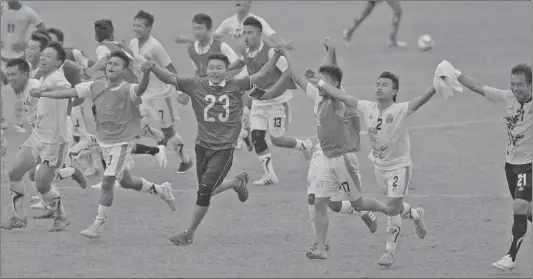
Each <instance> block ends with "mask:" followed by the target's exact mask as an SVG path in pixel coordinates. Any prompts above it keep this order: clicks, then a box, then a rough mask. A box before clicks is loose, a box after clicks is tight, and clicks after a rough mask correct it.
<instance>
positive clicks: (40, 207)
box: [30, 197, 46, 210]
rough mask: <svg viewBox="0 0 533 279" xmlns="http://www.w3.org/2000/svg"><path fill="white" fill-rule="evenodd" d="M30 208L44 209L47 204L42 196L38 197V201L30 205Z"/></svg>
mask: <svg viewBox="0 0 533 279" xmlns="http://www.w3.org/2000/svg"><path fill="white" fill-rule="evenodd" d="M30 208H31V209H41V210H43V209H46V205H45V204H44V202H43V200H42V199H41V198H40V197H38V202H37V203H34V204H32V205H30Z"/></svg>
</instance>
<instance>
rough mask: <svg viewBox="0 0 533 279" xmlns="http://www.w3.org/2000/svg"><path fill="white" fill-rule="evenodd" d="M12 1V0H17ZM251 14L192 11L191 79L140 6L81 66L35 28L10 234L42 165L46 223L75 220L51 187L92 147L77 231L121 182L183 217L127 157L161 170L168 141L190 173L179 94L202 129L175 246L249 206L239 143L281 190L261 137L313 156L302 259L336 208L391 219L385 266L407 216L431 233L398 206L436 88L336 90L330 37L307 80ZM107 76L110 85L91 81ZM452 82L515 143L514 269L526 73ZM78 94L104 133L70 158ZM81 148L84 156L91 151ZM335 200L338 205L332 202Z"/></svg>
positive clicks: (58, 38) (103, 33) (387, 85)
mask: <svg viewBox="0 0 533 279" xmlns="http://www.w3.org/2000/svg"><path fill="white" fill-rule="evenodd" d="M12 2H16V3H18V1H9V3H12ZM18 5H21V4H20V3H18ZM374 5H375V4H374ZM15 6H16V5H15ZM21 7H24V5H21ZM250 7H251V3H250V1H239V2H237V9H238V12H237V14H236V15H235V16H233V17H230V18H228V19H226V20H225V21H224V22H223V23H222V24H221V27H220V28H219V29H217V30H216V31H215V32H211V30H212V19H211V18H210V17H209V16H208V15H206V14H197V15H195V16H194V17H193V20H192V27H193V32H194V35H195V39H194V40H192V39H187V38H184V37H178V38H177V39H176V42H179V43H181V42H186V43H189V47H188V52H189V55H190V58H191V60H192V61H193V65H194V67H195V72H196V77H194V78H183V77H181V76H179V75H178V74H177V73H176V70H175V68H174V67H173V65H172V63H171V62H170V58H169V56H168V54H167V53H166V52H165V51H164V49H163V47H162V46H161V44H160V43H159V42H158V41H157V40H156V39H155V38H154V37H153V36H151V35H150V32H151V30H152V27H153V25H154V16H153V15H151V14H149V13H147V12H144V11H140V12H139V13H137V15H136V16H135V17H134V25H133V26H134V32H135V35H136V38H135V39H133V40H132V41H131V43H130V45H129V47H125V46H123V45H122V44H120V43H118V42H116V41H114V34H113V25H112V23H111V21H110V20H98V21H96V23H95V38H96V39H97V41H98V42H99V43H100V45H99V46H98V48H97V50H96V53H97V61H95V62H93V63H89V62H88V60H87V63H84V62H80V60H83V59H79V60H78V59H76V55H75V54H74V53H75V51H74V50H72V49H71V50H68V51H66V50H65V49H64V48H63V47H62V44H61V42H62V41H63V39H64V38H63V35H62V33H61V32H60V31H59V30H57V29H48V31H37V32H35V33H34V34H32V37H31V39H30V41H29V42H28V43H27V46H26V58H27V59H26V60H27V61H26V60H24V59H12V60H10V61H9V62H7V64H6V76H7V79H8V80H9V83H10V84H11V86H12V87H13V89H14V90H15V92H20V94H21V99H22V104H23V107H24V110H25V111H26V113H27V118H28V122H29V123H31V124H32V133H31V136H30V137H29V139H28V140H27V141H26V142H25V143H24V144H23V145H22V147H21V149H20V150H19V151H18V153H17V157H16V160H15V162H14V163H13V164H12V166H11V168H10V171H9V176H10V188H11V191H12V201H13V208H14V216H13V217H12V218H11V219H10V220H9V221H8V222H6V223H4V224H2V227H3V228H5V229H13V228H23V227H25V226H26V222H27V221H26V217H25V215H24V210H23V204H22V203H23V197H24V187H23V184H22V177H23V175H24V174H25V173H26V172H28V171H31V170H34V171H33V172H34V173H35V174H34V175H30V177H31V178H33V180H34V181H35V185H36V188H37V190H38V192H39V193H40V194H41V197H42V201H43V204H44V206H45V208H46V209H47V210H48V211H49V212H50V213H49V214H47V216H48V217H51V216H55V219H54V220H55V221H54V226H53V228H52V230H54V231H60V230H63V229H65V228H66V227H67V226H68V225H69V224H70V221H69V220H68V219H67V218H66V214H65V211H64V210H63V207H62V204H61V196H60V194H59V192H58V190H57V188H56V187H53V186H51V185H52V184H53V182H54V181H55V180H58V179H63V178H65V177H69V176H70V177H72V178H74V179H75V180H76V181H78V183H79V184H80V185H81V186H82V188H84V187H86V182H85V177H84V175H83V173H82V172H81V171H79V169H78V165H77V164H76V163H75V162H76V160H72V161H73V163H71V164H67V165H64V159H65V158H66V157H67V155H69V156H70V157H75V158H77V157H76V156H80V154H86V155H87V156H91V154H92V150H91V148H95V149H96V150H97V151H98V152H99V153H100V154H101V156H102V158H103V162H102V163H103V165H104V168H105V170H104V174H103V178H102V182H101V185H100V186H99V187H100V188H101V193H102V194H101V198H100V203H99V207H98V214H97V217H96V220H95V222H94V223H93V224H92V225H91V226H90V227H89V228H87V229H85V230H83V231H81V234H82V235H84V236H86V237H89V238H97V237H100V236H101V234H102V229H103V225H104V223H105V222H106V220H107V216H108V213H109V210H110V207H111V204H112V202H113V188H114V187H115V184H117V185H118V186H119V187H122V188H126V189H133V190H136V191H141V192H148V193H150V194H154V195H158V196H160V197H161V198H162V199H163V200H164V201H165V202H167V203H168V204H169V206H170V207H171V209H172V210H175V198H174V196H173V194H172V186H171V184H170V183H168V182H165V183H162V184H155V183H152V182H149V181H147V180H145V179H144V178H140V177H134V176H132V175H131V174H130V171H129V170H130V169H131V167H132V165H133V160H132V158H131V154H133V153H149V154H152V155H154V156H155V157H156V159H157V161H158V163H159V166H160V167H161V168H165V167H166V150H165V145H166V144H171V145H172V147H173V149H174V150H175V151H176V154H177V155H178V156H179V157H180V162H181V163H180V166H179V167H178V172H185V171H187V170H188V169H189V168H190V167H191V165H192V160H191V159H190V157H189V156H188V155H187V154H185V152H184V150H183V141H182V140H181V138H180V136H179V135H178V134H177V133H176V132H175V131H174V129H173V124H174V119H175V116H174V112H175V108H174V103H176V99H178V101H179V102H180V103H182V104H187V103H188V102H191V105H192V108H193V110H194V113H195V116H196V120H197V123H198V135H197V139H196V145H195V148H194V149H195V154H196V171H197V176H198V184H199V186H198V191H197V200H196V206H195V208H194V210H193V220H192V221H191V223H190V226H189V228H188V229H187V230H184V231H182V232H180V233H178V234H176V235H174V236H172V237H171V238H170V240H171V241H172V242H173V243H175V244H176V245H187V244H191V243H192V242H193V237H194V233H195V231H196V229H197V228H198V226H199V224H200V222H201V221H202V219H203V217H204V216H205V214H206V213H207V210H208V208H209V204H210V199H211V197H212V196H214V195H216V194H218V193H221V192H223V191H225V190H229V189H233V190H234V191H235V192H236V193H237V196H238V198H239V200H240V201H241V202H245V201H246V200H247V199H248V196H249V192H248V189H247V183H248V175H247V174H246V173H244V172H243V173H241V174H239V175H237V176H236V177H235V178H233V179H226V175H227V173H228V171H229V170H230V168H231V165H232V161H233V156H234V150H235V146H236V143H237V141H238V140H239V139H240V140H242V142H244V143H245V145H248V146H249V147H248V148H249V150H253V149H255V152H256V153H257V155H258V157H259V159H260V161H261V163H262V166H263V169H264V171H265V175H264V176H263V177H262V178H261V179H260V180H258V181H256V182H254V184H256V185H270V184H277V183H279V180H278V178H277V176H276V174H275V172H274V169H273V166H272V159H271V155H270V151H269V147H268V145H267V141H266V139H265V138H266V133H267V132H269V134H270V137H271V139H272V143H273V144H274V145H276V146H279V147H286V148H293V149H298V150H301V151H303V153H304V155H305V157H306V158H308V159H310V166H309V175H308V178H309V179H308V180H309V187H308V200H309V212H310V219H311V223H312V227H313V230H314V232H315V241H314V243H313V245H312V246H311V247H310V248H309V251H308V252H307V254H306V255H307V257H308V258H310V259H326V258H327V251H328V250H329V245H328V242H327V230H328V217H327V216H328V213H327V209H328V207H329V208H330V209H331V210H333V211H336V212H342V213H347V214H357V215H359V216H361V218H362V219H363V221H364V222H365V223H366V224H367V225H368V227H369V229H370V231H371V232H375V231H376V229H377V218H376V216H375V215H374V213H373V212H382V213H383V214H385V215H387V232H388V238H387V242H386V252H385V253H384V254H383V255H382V256H381V258H380V259H379V261H378V264H379V265H381V266H390V265H392V264H393V263H394V261H395V248H396V243H397V241H398V237H399V234H400V230H401V223H402V218H404V219H410V220H412V221H413V223H414V225H415V228H416V233H417V235H418V237H419V238H421V239H423V238H424V237H425V236H426V228H425V225H424V222H423V218H424V210H423V209H422V208H421V207H416V208H413V207H412V206H411V205H409V204H408V203H406V202H405V201H404V198H405V196H406V195H407V190H408V185H409V180H410V176H411V165H412V162H411V158H410V141H409V133H408V125H407V119H408V118H409V116H410V115H411V114H413V113H414V112H416V111H417V110H418V109H419V108H420V107H422V106H423V105H424V104H425V103H426V102H428V101H429V100H430V99H431V97H432V96H434V95H435V94H436V89H435V87H434V86H431V87H430V88H429V89H428V90H427V91H426V92H425V93H424V94H423V95H421V96H419V97H417V98H414V99H412V100H410V101H408V102H400V103H397V102H396V98H397V94H398V91H399V78H398V77H397V76H396V75H395V74H393V73H391V72H387V71H385V72H383V73H382V74H381V75H380V76H379V77H378V79H377V81H376V101H363V100H359V99H357V98H355V97H354V96H352V95H349V94H347V93H346V92H345V91H344V89H343V88H342V86H341V82H342V78H343V72H342V70H341V69H340V68H339V66H338V65H337V62H336V53H335V46H334V45H332V44H331V43H330V42H328V41H327V40H326V42H325V44H324V45H325V47H326V51H327V55H326V59H325V61H324V63H323V65H321V66H320V67H319V68H318V70H315V69H308V70H306V71H305V73H304V74H303V75H301V74H299V73H297V72H295V71H294V62H293V60H292V58H291V55H290V50H291V49H292V45H291V44H287V43H285V42H284V41H283V40H281V39H280V38H279V37H278V36H277V35H276V33H275V32H274V31H273V30H272V28H270V26H269V25H268V24H267V23H266V21H265V20H264V19H262V18H260V17H258V16H256V15H253V14H251V13H250V12H249V10H250ZM19 8H20V7H19ZM54 30H57V31H54ZM396 32H397V30H396ZM224 33H228V34H230V35H232V36H233V37H235V38H242V39H243V41H244V43H245V47H243V48H242V49H241V50H239V52H238V53H239V54H240V55H236V54H235V52H234V51H233V50H232V49H231V48H230V47H229V46H228V45H227V44H226V43H224V42H222V41H220V40H219V38H220V36H221V35H223V34H224ZM352 33H353V32H352ZM58 34H60V35H58ZM345 35H347V34H346V32H345ZM348 35H350V36H351V34H348ZM395 36H396V35H394V38H392V36H391V39H395ZM345 38H346V36H345ZM392 45H395V44H392ZM396 45H397V44H396ZM31 48H34V49H36V50H38V51H39V55H38V56H39V57H40V58H39V59H36V58H35V56H32V54H31V51H30V49H31ZM68 56H70V59H69V58H68ZM78 56H79V55H78ZM244 66H246V67H244ZM243 67H244V70H243ZM101 71H103V72H104V77H103V78H95V77H96V75H97V73H98V72H101ZM67 72H69V73H76V74H75V76H77V77H78V78H81V77H86V78H89V77H93V79H94V81H88V82H81V81H73V82H70V81H69V80H68V77H67V76H69V74H67ZM454 75H455V78H456V79H457V80H458V81H459V82H460V83H461V84H463V85H464V86H465V87H467V88H469V89H471V90H472V91H474V92H476V93H479V94H481V95H483V96H485V97H486V98H487V99H488V100H491V101H493V102H498V103H501V104H503V105H504V106H505V107H506V108H507V109H508V111H507V114H506V117H505V119H506V121H507V128H508V134H509V144H508V146H507V164H506V168H505V169H506V174H507V179H508V182H509V187H510V190H511V195H512V197H513V200H514V203H513V205H514V206H513V208H514V219H515V220H514V224H513V229H512V234H513V241H512V243H511V247H510V249H509V252H508V253H507V254H506V255H505V256H504V257H503V258H502V259H501V260H499V261H497V262H495V263H494V264H493V266H495V267H496V268H498V269H502V270H510V269H513V268H514V266H515V260H516V254H517V252H518V249H519V248H520V245H521V243H522V240H523V238H524V235H525V233H526V230H527V219H529V220H530V221H531V160H532V157H531V156H532V155H531V147H532V144H531V141H532V138H531V121H532V107H531V66H529V65H525V64H520V65H517V66H516V67H514V68H513V69H512V72H511V90H498V89H495V88H492V87H487V86H484V85H482V84H480V83H479V82H477V81H475V80H474V79H472V78H469V77H467V76H466V75H464V74H462V73H461V72H459V71H455V72H454ZM296 86H298V87H300V88H301V89H302V90H303V91H304V92H306V95H307V96H308V97H309V98H310V99H311V100H313V102H314V115H315V118H316V127H317V140H316V142H314V143H313V142H312V141H310V140H301V139H297V138H294V137H288V136H285V131H286V129H287V127H288V124H289V122H290V106H289V101H290V100H291V99H292V97H293V93H292V92H293V90H295V89H296ZM178 92H179V93H178ZM247 92H251V93H249V94H248V95H249V96H250V98H251V99H252V100H251V102H248V98H247V97H246V96H245V93H247ZM243 97H244V98H243ZM84 98H91V99H92V102H93V103H94V105H93V112H94V118H95V122H96V127H97V128H96V134H95V135H94V136H93V135H91V134H89V133H88V132H87V131H86V130H85V129H76V127H74V130H76V131H77V133H78V135H79V139H77V140H78V143H77V144H76V145H74V147H73V148H71V152H69V151H68V150H67V148H68V145H69V141H70V137H71V136H70V135H69V121H68V120H67V115H68V114H70V110H71V107H72V106H74V107H76V106H79V105H80V104H81V103H82V100H83V99H84ZM249 103H251V106H250V105H249ZM72 113H73V114H74V110H72ZM151 118H152V119H151ZM360 118H362V120H363V121H364V122H365V124H366V127H368V128H367V129H368V135H369V138H370V141H371V145H372V152H371V154H370V158H371V160H372V161H373V163H374V167H375V168H374V169H375V171H374V176H375V178H376V181H377V183H378V185H379V186H380V188H381V189H382V190H383V193H384V194H385V195H386V197H387V200H386V203H383V202H380V201H378V200H376V199H373V198H369V197H366V196H364V195H363V193H362V186H361V179H360V173H359V168H358V161H357V156H356V153H357V152H358V151H359V150H360V135H359V134H360V127H361V126H360ZM145 119H151V120H156V121H157V122H158V124H160V128H161V129H155V128H153V127H152V126H151V125H150V124H149V123H148V122H146V121H145ZM74 123H76V124H77V122H75V121H74ZM243 123H244V124H245V125H243ZM247 123H249V125H246V124H247ZM139 135H141V136H148V137H152V138H154V139H156V140H157V141H158V142H159V143H160V144H159V145H158V146H156V147H151V146H146V145H140V144H136V143H135V140H136V139H137V138H138V136H139ZM87 149H88V150H89V151H88V152H83V150H87ZM93 161H95V160H93ZM62 167H63V168H62ZM333 197H335V198H337V199H339V200H340V201H332V200H331V198H333Z"/></svg>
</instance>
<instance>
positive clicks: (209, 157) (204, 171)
mask: <svg viewBox="0 0 533 279" xmlns="http://www.w3.org/2000/svg"><path fill="white" fill-rule="evenodd" d="M194 152H195V153H196V175H197V177H198V184H199V185H205V186H208V187H210V188H211V191H212V190H214V189H215V188H216V187H218V186H219V185H220V184H221V183H222V181H224V179H225V178H226V175H228V172H229V170H230V169H231V165H232V164H233V152H234V148H230V149H223V150H211V149H207V148H205V147H203V146H200V145H198V144H197V145H196V146H195V147H194Z"/></svg>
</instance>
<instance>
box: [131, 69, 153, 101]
mask: <svg viewBox="0 0 533 279" xmlns="http://www.w3.org/2000/svg"><path fill="white" fill-rule="evenodd" d="M151 71H152V70H151V69H148V68H147V69H144V71H143V74H142V77H141V82H140V83H139V84H137V86H135V94H136V95H137V96H141V95H142V94H144V92H145V91H146V88H147V87H148V83H149V82H150V72H151Z"/></svg>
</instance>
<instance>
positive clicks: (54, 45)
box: [46, 42, 67, 66]
mask: <svg viewBox="0 0 533 279" xmlns="http://www.w3.org/2000/svg"><path fill="white" fill-rule="evenodd" d="M46 48H53V49H54V50H55V51H56V52H57V59H58V60H60V61H61V64H59V65H60V66H61V65H62V64H63V63H65V58H66V57H67V54H66V53H65V50H64V49H63V46H61V44H60V43H58V42H51V43H50V44H48V46H47V47H46Z"/></svg>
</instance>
